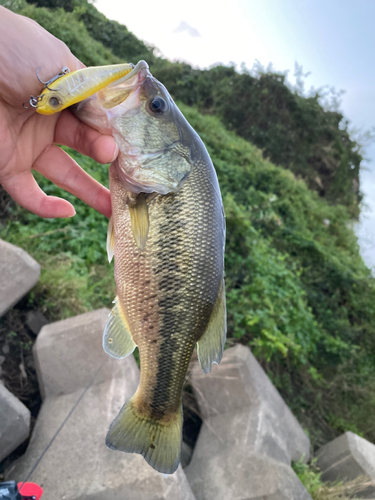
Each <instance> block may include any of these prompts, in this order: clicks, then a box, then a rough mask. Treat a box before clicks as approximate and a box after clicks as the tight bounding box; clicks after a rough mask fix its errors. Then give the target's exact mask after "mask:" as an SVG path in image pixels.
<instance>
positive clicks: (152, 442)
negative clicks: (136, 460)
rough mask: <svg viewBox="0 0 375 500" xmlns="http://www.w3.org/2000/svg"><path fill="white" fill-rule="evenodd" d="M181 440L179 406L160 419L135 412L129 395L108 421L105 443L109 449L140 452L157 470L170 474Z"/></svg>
mask: <svg viewBox="0 0 375 500" xmlns="http://www.w3.org/2000/svg"><path fill="white" fill-rule="evenodd" d="M181 440H182V407H180V408H179V410H178V412H177V413H176V415H175V417H174V418H173V419H171V420H170V421H169V422H162V421H159V420H154V419H152V418H150V417H147V416H143V415H139V414H138V413H137V412H136V411H135V410H134V405H133V398H131V399H129V401H127V402H126V403H125V404H124V406H123V407H122V408H121V411H120V413H119V414H118V415H117V417H116V418H115V420H114V421H113V422H112V424H111V426H110V428H109V431H108V433H107V437H106V441H105V443H106V445H107V446H108V447H109V448H111V449H112V450H119V451H125V452H127V453H140V454H141V455H143V457H144V458H145V460H146V462H148V463H149V464H150V465H151V467H153V468H154V469H155V470H157V471H158V472H163V473H164V474H173V473H174V472H175V471H176V469H177V467H178V465H179V463H180V454H181Z"/></svg>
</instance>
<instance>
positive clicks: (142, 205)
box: [129, 193, 150, 250]
mask: <svg viewBox="0 0 375 500" xmlns="http://www.w3.org/2000/svg"><path fill="white" fill-rule="evenodd" d="M129 211H130V219H131V224H132V231H133V236H134V240H135V242H136V244H137V247H138V248H139V249H140V250H143V249H144V247H145V245H146V241H147V236H148V230H149V227H150V221H149V218H148V207H147V203H146V198H145V195H144V193H139V195H138V196H137V198H136V202H135V204H133V203H132V204H129Z"/></svg>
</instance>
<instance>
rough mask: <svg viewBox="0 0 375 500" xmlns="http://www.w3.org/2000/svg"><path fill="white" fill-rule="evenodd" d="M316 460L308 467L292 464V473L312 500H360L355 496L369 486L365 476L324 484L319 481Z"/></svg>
mask: <svg viewBox="0 0 375 500" xmlns="http://www.w3.org/2000/svg"><path fill="white" fill-rule="evenodd" d="M315 462H316V460H313V462H312V463H311V464H310V465H307V464H304V463H302V462H293V463H292V467H293V469H294V472H295V473H296V474H297V476H298V477H299V479H300V481H301V482H302V483H303V485H304V486H305V488H306V489H307V491H308V492H309V493H310V495H311V497H312V498H313V500H349V499H351V500H355V499H356V498H358V499H359V498H361V497H359V496H357V495H358V494H360V492H361V491H363V490H364V489H366V487H368V486H369V484H370V483H371V481H369V480H368V479H367V478H366V477H365V476H359V477H358V478H357V479H354V480H352V481H348V482H345V483H342V482H340V481H336V482H335V483H324V482H323V481H322V480H321V472H320V471H319V469H318V468H317V467H316V464H315Z"/></svg>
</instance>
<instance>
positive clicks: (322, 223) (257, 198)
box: [0, 0, 375, 498]
mask: <svg viewBox="0 0 375 500" xmlns="http://www.w3.org/2000/svg"><path fill="white" fill-rule="evenodd" d="M56 2H58V0H56ZM56 2H54V3H50V2H49V3H47V0H46V3H44V4H43V5H45V6H47V7H55V8H54V9H53V10H52V9H48V8H47V7H36V6H35V5H30V4H27V3H26V2H25V1H24V0H0V3H1V4H4V5H6V6H8V7H9V8H12V9H13V10H16V11H17V12H19V13H21V14H24V15H27V16H29V17H32V18H33V19H35V20H36V21H37V22H39V23H40V24H42V25H43V26H44V27H45V28H46V29H48V30H49V31H51V32H52V33H53V34H55V35H56V36H58V37H59V38H61V39H63V40H64V41H65V42H66V43H68V45H69V46H70V48H71V49H72V51H73V52H74V53H75V54H76V55H77V56H78V57H80V58H81V59H82V60H83V61H84V62H85V63H86V64H108V63H112V62H117V61H119V60H120V59H121V60H129V59H130V58H132V59H134V60H135V59H138V55H139V57H145V54H146V56H147V58H148V59H149V60H150V61H151V62H152V63H153V67H152V69H153V71H154V70H155V71H154V73H155V74H157V75H158V76H159V78H160V79H161V80H162V81H163V82H164V83H165V84H166V86H167V87H168V88H171V89H172V92H173V94H174V95H175V96H177V97H179V98H180V99H181V101H185V103H187V104H189V105H194V106H195V107H196V108H199V109H200V110H203V111H205V113H206V114H208V115H211V114H216V115H217V116H207V115H206V116H204V115H202V114H200V112H199V110H198V109H196V108H191V107H188V106H187V105H186V104H183V103H180V107H181V110H182V111H183V113H184V114H185V116H186V117H187V119H188V120H189V122H190V123H191V124H192V126H193V127H194V128H195V129H196V130H197V132H198V133H199V134H200V136H201V137H202V139H203V141H204V142H205V144H206V146H207V148H208V150H209V153H210V155H211V157H212V160H213V162H214V165H215V167H216V170H217V173H218V177H219V181H220V186H221V190H222V195H223V199H224V205H225V210H226V217H227V246H226V285H227V301H228V337H229V344H230V343H233V342H241V343H244V344H247V345H250V346H251V347H252V349H253V351H254V353H255V354H256V355H257V357H258V359H259V360H260V362H261V363H262V365H263V366H264V368H265V369H266V370H267V372H268V374H269V375H270V377H271V378H272V380H273V382H274V383H275V384H276V386H277V387H278V388H279V390H280V391H281V393H282V395H283V397H284V398H285V399H286V401H287V402H288V404H289V405H290V407H291V408H292V410H293V412H294V413H295V414H296V416H297V418H298V419H299V420H300V421H301V423H302V424H303V425H304V426H305V427H306V429H308V432H309V435H310V438H311V440H312V443H313V445H314V446H318V445H320V444H322V443H323V442H325V441H326V440H327V439H331V438H333V437H334V436H336V435H338V434H340V433H341V432H343V431H344V430H353V431H354V432H358V433H360V434H361V435H363V436H364V437H366V438H367V439H370V440H371V441H373V442H374V441H375V427H374V425H373V415H374V410H375V281H374V279H373V278H372V276H371V273H370V271H369V270H368V269H367V268H366V266H365V265H364V263H363V261H362V259H361V257H360V255H359V252H358V246H357V242H356V237H355V235H354V233H353V231H352V230H351V229H350V221H351V218H352V217H353V215H356V214H357V213H358V201H359V199H360V195H359V192H358V187H357V188H355V186H356V185H357V184H355V183H356V182H357V183H358V173H359V164H360V161H361V157H360V155H359V153H358V144H356V143H355V142H354V141H353V140H352V139H351V138H350V136H349V134H348V131H347V124H346V122H345V121H344V120H343V118H342V116H341V115H340V114H339V113H338V112H333V111H325V110H324V109H323V108H322V106H321V105H320V104H319V96H318V95H316V96H313V97H310V98H304V97H302V96H301V95H300V94H299V93H297V92H295V91H293V90H291V89H289V88H288V87H287V86H286V85H285V81H284V77H282V76H280V75H276V74H274V73H266V74H262V75H258V76H254V75H251V74H248V73H247V72H243V73H241V74H239V73H236V72H235V71H234V69H233V68H225V67H216V68H213V69H211V70H207V71H198V70H192V69H191V68H190V66H188V65H184V64H179V63H177V64H172V63H169V62H167V61H164V60H162V59H159V58H156V57H155V56H154V55H153V52H152V49H150V48H148V47H146V45H144V44H143V43H142V42H140V41H139V40H137V39H135V37H134V35H132V34H131V33H129V32H128V30H127V29H126V28H125V27H123V26H121V25H119V24H118V23H115V22H112V21H108V20H106V19H105V17H104V16H102V15H101V14H100V13H98V12H97V11H96V9H95V7H94V6H92V5H90V4H87V3H86V2H85V1H84V0H79V2H78V0H77V2H76V1H75V0H72V1H70V2H61V3H60V4H59V3H56ZM39 5H41V2H39ZM61 7H64V8H66V10H64V9H63V8H61ZM100 23H102V24H100ZM99 26H101V28H100V29H99V28H98V27H99ZM94 38H95V39H94ZM121 40H122V42H121ZM121 44H122V45H121ZM104 45H105V46H104ZM127 54H129V57H128V56H127ZM147 54H148V55H147ZM210 82H211V83H210ZM230 82H232V84H230ZM242 98H243V99H245V100H243V101H241V99H242ZM241 110H242V111H243V110H245V111H246V113H245V114H244V115H241V113H240V111H241ZM220 119H221V120H222V121H220ZM224 125H225V126H226V128H225V127H224ZM228 129H233V130H232V131H229V130H228ZM234 131H237V132H238V133H239V134H240V135H242V136H243V137H245V138H246V139H248V140H250V141H254V142H255V143H256V144H257V145H258V146H260V147H261V148H262V151H261V150H259V149H258V148H257V147H256V146H254V145H252V144H251V143H250V142H247V141H246V140H245V139H244V138H240V137H238V136H237V135H236V134H235V132H234ZM69 152H70V154H72V156H73V157H74V158H75V159H76V160H77V161H78V162H79V163H80V165H81V166H82V167H83V168H84V169H85V170H86V171H87V172H89V173H90V174H91V175H93V176H94V177H95V178H97V179H98V180H99V181H100V182H102V183H104V184H106V183H107V167H103V166H100V165H97V164H96V163H95V162H93V161H92V160H91V159H89V158H84V157H82V156H81V155H79V154H78V153H75V152H73V151H69ZM265 157H270V158H271V159H273V161H275V162H276V163H278V164H281V165H284V166H285V167H288V169H290V170H288V169H286V168H282V167H279V166H275V165H274V164H273V163H271V162H270V161H268V160H267V159H265ZM323 164H324V165H326V167H327V169H328V171H325V170H324V168H323V167H322V165H323ZM292 172H294V173H292ZM294 174H296V175H297V177H298V178H297V177H296V176H295V175H294ZM317 175H318V176H319V179H320V180H319V182H318V181H317V180H316V176H317ZM301 178H303V179H305V180H306V183H307V184H306V183H305V182H304V181H303V180H301ZM38 182H39V183H40V185H41V187H42V188H43V189H44V190H45V191H46V192H47V193H48V194H54V195H57V196H62V197H65V198H67V199H69V200H70V201H74V205H75V207H76V210H77V216H76V217H74V218H73V219H69V220H46V219H44V220H43V219H40V218H38V217H37V216H34V215H32V214H30V213H28V212H26V211H24V210H22V209H20V208H19V207H14V208H12V209H11V210H10V214H9V217H8V222H7V224H6V225H4V227H3V229H2V230H1V232H0V237H2V238H4V239H6V240H7V241H10V242H12V243H15V244H17V245H19V246H21V247H23V248H25V249H26V250H27V251H28V252H29V253H30V254H31V255H33V256H34V258H36V259H37V260H38V261H39V262H40V263H41V264H42V266H43V271H42V276H41V280H40V282H39V284H38V286H37V287H36V289H35V290H34V292H33V294H32V295H31V296H30V297H29V300H31V301H33V306H34V307H38V308H42V309H43V310H46V311H47V314H48V315H49V316H50V318H51V319H58V318H64V317H67V316H69V315H72V314H77V313H78V312H82V311H85V310H90V309H94V308H96V307H103V306H110V303H111V300H112V299H113V297H114V295H115V290H114V283H113V269H112V266H110V265H108V263H107V259H106V251H105V237H106V220H105V218H104V217H103V216H101V215H100V214H98V213H96V212H95V211H93V210H92V209H90V208H89V207H87V206H85V205H84V204H83V203H82V202H80V201H77V200H73V196H70V195H68V194H67V193H65V192H62V191H61V190H60V189H59V188H57V187H56V186H54V185H52V184H51V183H50V182H49V181H47V180H46V179H44V178H42V177H40V176H38ZM314 183H315V184H314ZM316 186H318V188H319V189H318V188H317V187H316ZM321 186H323V187H321ZM353 186H354V190H353V189H352V187H353ZM317 191H318V192H317ZM317 498H318V497H317ZM321 498H323V497H321ZM324 498H334V497H324Z"/></svg>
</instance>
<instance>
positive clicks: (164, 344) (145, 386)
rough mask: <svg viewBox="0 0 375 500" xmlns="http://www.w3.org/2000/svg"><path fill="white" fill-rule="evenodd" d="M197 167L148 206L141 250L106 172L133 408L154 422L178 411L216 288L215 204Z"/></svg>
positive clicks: (219, 263) (219, 266) (219, 226)
mask: <svg viewBox="0 0 375 500" xmlns="http://www.w3.org/2000/svg"><path fill="white" fill-rule="evenodd" d="M203 168H205V167H204V165H202V166H200V168H198V167H195V168H193V171H192V172H191V174H190V176H189V177H188V179H187V180H186V182H185V184H184V185H183V187H182V189H181V191H180V192H178V193H176V194H169V195H165V196H159V197H157V198H155V199H154V200H152V201H151V202H150V205H149V217H150V232H149V235H148V239H147V244H146V247H145V249H144V250H142V251H141V250H139V248H138V247H137V245H136V244H135V242H134V238H133V237H132V231H131V220H130V213H129V209H128V206H127V204H126V201H125V202H124V200H127V198H128V197H129V195H130V193H129V192H128V191H127V190H126V189H125V188H124V187H123V186H122V184H121V183H120V181H119V178H118V176H117V174H116V172H115V170H114V169H111V177H110V190H111V197H112V203H113V207H114V211H113V217H114V231H115V255H116V260H115V278H116V283H117V292H118V296H119V301H120V303H121V305H122V307H123V310H124V312H125V315H126V317H127V319H128V322H129V327H130V330H131V331H132V335H133V339H134V341H135V343H136V344H137V345H138V348H139V353H140V361H141V380H140V384H139V389H138V392H137V406H138V410H139V412H140V413H141V412H142V413H146V414H147V415H148V416H150V417H156V418H159V419H163V418H167V419H168V417H169V415H170V414H175V412H176V410H177V409H178V407H179V405H180V404H181V390H182V385H183V383H184V380H185V376H186V370H187V367H188V364H189V361H190V357H191V353H192V350H193V349H194V346H195V344H196V342H197V341H198V340H199V338H200V337H201V335H202V334H203V333H204V331H205V329H206V327H207V323H208V321H209V318H210V316H211V313H212V309H213V304H214V302H215V299H216V296H217V294H218V291H219V288H220V286H221V282H222V276H223V246H222V244H219V245H216V248H215V245H213V243H212V242H217V241H220V242H222V241H223V229H224V222H223V218H222V219H221V220H220V218H219V219H218V217H217V213H218V212H219V213H220V212H221V213H222V207H221V200H220V198H219V197H218V196H217V193H216V191H215V190H214V189H213V188H212V185H213V183H215V184H216V182H215V181H216V179H210V176H209V174H210V172H206V171H204V170H203ZM206 170H207V169H206Z"/></svg>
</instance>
